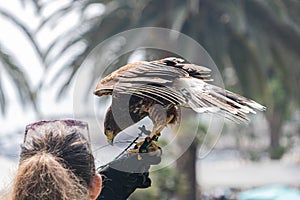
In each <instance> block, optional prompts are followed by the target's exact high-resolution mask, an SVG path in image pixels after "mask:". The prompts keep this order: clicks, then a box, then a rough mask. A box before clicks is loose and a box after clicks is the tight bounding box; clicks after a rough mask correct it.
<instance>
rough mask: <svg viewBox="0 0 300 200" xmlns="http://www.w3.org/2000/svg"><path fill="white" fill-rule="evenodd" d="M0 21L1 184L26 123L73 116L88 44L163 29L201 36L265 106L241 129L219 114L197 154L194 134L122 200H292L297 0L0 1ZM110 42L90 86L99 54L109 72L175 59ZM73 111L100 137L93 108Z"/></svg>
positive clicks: (296, 179) (298, 95) (296, 175)
mask: <svg viewBox="0 0 300 200" xmlns="http://www.w3.org/2000/svg"><path fill="white" fill-rule="evenodd" d="M0 24H1V26H0V27H1V31H0V125H1V129H0V162H1V166H0V169H1V170H0V178H1V180H0V182H1V184H0V190H2V191H5V190H6V189H7V188H8V187H9V186H10V184H11V180H12V177H13V175H14V171H15V170H16V168H17V164H18V153H19V146H20V144H21V142H22V138H23V131H24V128H25V126H26V125H27V124H29V123H32V122H34V121H37V120H41V119H57V118H72V117H74V108H73V94H74V87H75V84H78V83H76V76H77V74H78V70H79V68H80V66H81V65H82V64H83V61H84V60H85V59H86V58H87V56H88V55H89V54H90V52H91V50H93V49H94V48H95V47H96V46H97V45H98V44H99V43H101V42H102V41H105V40H106V39H108V38H110V37H112V36H113V35H115V34H118V33H120V32H123V31H126V30H130V29H134V28H140V27H162V28H168V29H172V30H176V31H179V32H181V33H184V34H186V35H187V36H189V37H191V38H192V39H194V40H195V41H197V42H198V43H199V44H201V45H202V46H203V47H204V48H205V50H206V51H207V52H208V54H209V55H210V56H211V58H212V59H213V60H214V62H215V64H216V65H217V67H218V69H219V72H220V74H221V77H222V79H223V81H224V86H225V88H226V89H229V90H231V91H234V92H237V93H239V94H242V95H245V96H247V97H251V99H254V100H256V101H257V102H259V103H261V104H263V105H265V106H266V107H267V110H266V112H264V113H258V114H257V115H255V116H251V122H250V123H249V124H248V125H239V124H234V123H232V122H229V121H225V125H224V128H223V130H222V135H221V137H220V138H219V140H218V142H217V143H216V145H215V147H214V149H213V150H212V151H211V152H210V154H208V155H207V156H206V157H204V158H202V157H201V158H200V156H199V144H201V137H196V138H195V140H194V141H193V143H192V145H190V147H189V148H188V149H187V150H186V151H185V152H184V154H183V155H182V156H181V157H180V158H179V159H178V160H177V161H176V162H174V163H173V164H172V165H170V166H168V167H164V168H163V169H160V170H157V171H154V172H153V173H151V178H152V180H153V184H152V187H151V188H148V189H144V190H138V191H136V192H135V193H134V194H133V195H132V196H131V198H130V199H132V200H134V199H178V200H181V199H279V198H281V199H297V198H298V199H300V195H299V190H298V189H299V188H300V147H299V144H300V109H299V108H300V103H299V102H300V101H299V100H300V92H299V88H298V87H299V86H300V67H299V61H300V54H299V52H300V2H299V1H298V0H264V1H262V0H168V1H161V0H144V1H138V0H122V1H121V0H119V1H118V0H110V1H108V0H102V1H101V0H11V1H5V2H4V1H3V0H2V1H0ZM141 37H148V36H141ZM137 39H138V38H137ZM173 40H174V42H176V37H174V38H173ZM114 42H115V44H113V45H108V46H107V48H106V50H107V51H106V53H105V54H103V55H99V57H100V61H99V62H97V64H95V65H93V66H92V70H91V71H89V72H87V74H86V75H87V76H88V77H89V79H90V82H89V84H90V85H89V86H90V88H92V89H93V87H94V86H95V85H94V83H96V81H97V80H98V78H99V75H98V73H97V72H99V68H101V66H102V65H103V63H105V62H106V63H107V62H109V63H110V65H111V66H112V68H110V70H113V69H116V68H117V67H120V66H122V65H124V64H126V63H127V62H132V61H137V60H153V59H160V58H163V57H166V56H169V55H172V54H170V52H164V51H154V50H149V49H144V50H137V51H132V52H130V53H127V54H124V55H122V56H120V57H116V55H117V52H118V51H120V48H122V46H126V45H130V44H128V43H126V42H127V41H123V40H120V41H114ZM182 48H185V49H184V50H185V51H187V52H189V50H190V49H189V47H188V46H184V45H183V47H182ZM190 52H191V54H193V51H190ZM193 56H197V55H193ZM90 59H93V57H91V58H90ZM94 59H95V60H96V59H98V60H99V58H94ZM207 67H210V66H207ZM75 92H78V90H77V91H75ZM82 93H83V95H84V94H85V93H84V91H82ZM86 96H87V98H86V99H84V101H86V102H90V101H93V100H91V98H94V97H93V95H88V94H87V95H86ZM98 103H99V102H98ZM87 105H90V104H87ZM76 117H77V118H80V119H84V120H87V121H88V122H89V125H90V131H91V139H92V142H93V143H99V144H100V143H101V142H98V141H99V140H100V139H99V138H100V137H102V140H103V139H104V137H103V136H102V135H103V134H102V133H99V132H101V131H99V130H98V124H97V122H96V121H95V119H94V113H93V109H92V108H86V109H83V111H81V112H79V113H77V115H76ZM100 118H101V117H100ZM189 123H192V122H189ZM205 126H206V124H205V123H201V124H200V125H199V127H198V132H199V135H201V134H203V133H204V132H205V131H203V130H205V128H206V127H205ZM187 127H188V125H187ZM100 135H101V136H100ZM102 144H104V142H102ZM95 151H96V150H95ZM99 153H101V152H99ZM166 153H167V152H166ZM254 188H255V189H254ZM251 189H254V190H251ZM253 195H254V196H253ZM255 195H256V196H255ZM268 195H269V196H268ZM284 195H292V196H289V197H287V196H286V197H283V196H284ZM293 195H294V196H293Z"/></svg>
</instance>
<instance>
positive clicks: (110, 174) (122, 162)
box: [97, 148, 161, 200]
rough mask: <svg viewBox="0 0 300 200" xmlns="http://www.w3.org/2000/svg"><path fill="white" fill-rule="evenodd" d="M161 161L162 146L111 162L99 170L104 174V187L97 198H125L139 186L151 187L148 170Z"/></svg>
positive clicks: (116, 199)
mask: <svg viewBox="0 0 300 200" xmlns="http://www.w3.org/2000/svg"><path fill="white" fill-rule="evenodd" d="M160 162H161V149H160V148H159V149H158V150H156V151H155V152H153V151H152V152H151V153H129V154H126V155H124V156H122V157H121V158H119V159H118V160H115V161H113V162H111V163H110V164H109V165H108V166H106V167H105V168H103V169H101V170H99V171H98V172H99V173H100V174H101V176H102V180H103V183H102V184H103V187H102V191H101V194H100V195H99V197H98V198H97V199H98V200H100V199H102V200H103V199H105V200H107V199H111V200H123V199H127V198H128V197H129V196H130V194H132V193H133V192H134V191H135V190H136V189H137V188H147V187H150V186H151V179H150V178H149V172H148V170H149V168H150V165H156V164H159V163H160Z"/></svg>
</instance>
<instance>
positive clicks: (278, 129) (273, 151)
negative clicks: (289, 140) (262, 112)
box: [267, 110, 284, 159]
mask: <svg viewBox="0 0 300 200" xmlns="http://www.w3.org/2000/svg"><path fill="white" fill-rule="evenodd" d="M267 120H268V122H269V127H270V158H271V159H280V158H281V157H282V155H283V153H284V149H283V148H282V147H281V145H280V139H281V136H282V122H283V119H282V114H281V112H280V110H276V111H274V112H273V113H272V115H269V116H267Z"/></svg>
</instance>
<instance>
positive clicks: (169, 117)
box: [94, 57, 265, 143]
mask: <svg viewBox="0 0 300 200" xmlns="http://www.w3.org/2000/svg"><path fill="white" fill-rule="evenodd" d="M183 62H184V60H182V59H180V58H174V57H170V58H165V59H162V60H155V61H151V62H135V63H132V64H127V65H125V66H123V67H121V68H119V69H118V70H116V71H114V72H113V73H111V74H110V75H108V76H106V77H105V78H103V79H102V80H101V81H100V82H99V83H98V84H97V87H96V90H95V91H94V94H95V95H98V96H102V95H112V105H111V106H110V107H109V109H108V111H107V113H106V116H105V120H104V132H105V135H106V137H107V140H108V141H109V142H110V143H112V142H113V139H114V137H115V136H116V135H117V134H118V133H119V132H121V131H122V130H124V129H126V128H127V127H129V126H131V125H133V124H134V123H136V122H138V121H140V120H141V119H143V118H144V117H146V116H148V117H149V118H150V119H151V120H152V122H153V124H154V127H153V130H152V132H151V134H150V137H157V136H159V134H160V132H161V131H162V130H163V129H164V128H165V126H166V125H168V124H171V123H176V120H177V119H178V115H179V108H178V107H179V106H185V107H190V108H192V109H193V110H194V111H196V112H216V113H219V114H222V115H224V116H225V117H227V118H229V119H231V120H234V121H237V122H239V121H241V122H247V121H248V118H247V116H246V114H248V113H255V111H254V109H257V110H264V109H265V107H264V106H262V105H260V104H258V103H256V102H255V101H252V100H250V99H247V98H245V97H243V96H240V95H238V94H235V93H232V92H229V91H226V90H224V89H222V88H219V87H217V86H214V85H211V84H208V83H207V81H210V80H211V79H210V72H211V70H210V69H208V68H206V67H202V66H197V65H194V64H187V63H183ZM128 112H129V113H128ZM128 115H130V117H128ZM116 118H118V119H119V120H116Z"/></svg>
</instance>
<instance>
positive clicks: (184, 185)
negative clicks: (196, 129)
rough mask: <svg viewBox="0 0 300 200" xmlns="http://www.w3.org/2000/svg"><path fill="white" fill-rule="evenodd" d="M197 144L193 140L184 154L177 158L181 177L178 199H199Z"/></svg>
mask: <svg viewBox="0 0 300 200" xmlns="http://www.w3.org/2000/svg"><path fill="white" fill-rule="evenodd" d="M196 159H197V144H196V142H193V143H192V144H191V146H190V147H189V148H188V149H187V150H186V152H184V154H183V155H182V156H181V157H180V158H179V159H178V160H177V170H178V177H179V184H180V187H179V190H178V191H177V194H176V199H177V200H186V199H189V200H196V199H197V180H196Z"/></svg>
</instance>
